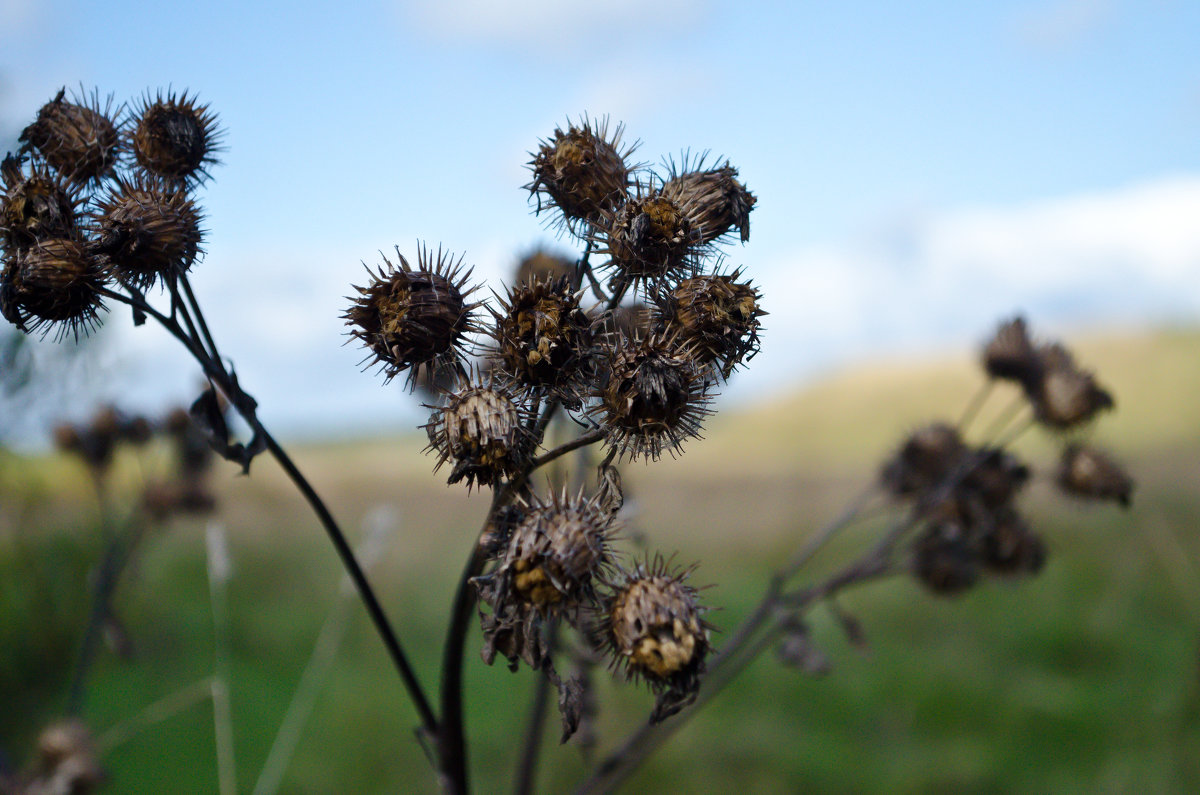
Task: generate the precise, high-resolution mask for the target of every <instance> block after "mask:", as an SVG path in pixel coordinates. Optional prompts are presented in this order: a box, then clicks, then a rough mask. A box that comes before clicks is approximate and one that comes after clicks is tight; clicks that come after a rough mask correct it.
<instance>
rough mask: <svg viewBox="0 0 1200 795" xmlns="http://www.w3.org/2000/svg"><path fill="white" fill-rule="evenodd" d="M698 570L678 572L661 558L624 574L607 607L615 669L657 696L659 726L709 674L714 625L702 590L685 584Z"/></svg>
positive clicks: (604, 625) (604, 614)
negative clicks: (706, 617)
mask: <svg viewBox="0 0 1200 795" xmlns="http://www.w3.org/2000/svg"><path fill="white" fill-rule="evenodd" d="M693 569H694V567H692V568H689V569H673V568H672V567H671V566H670V565H669V563H668V562H667V561H665V560H664V559H663V558H662V557H659V556H656V557H655V558H654V559H653V560H651V561H648V562H646V563H644V564H639V565H638V566H636V567H635V568H634V570H633V571H632V572H622V573H621V574H619V575H618V578H617V580H616V583H615V585H614V586H613V589H612V591H611V593H609V594H608V595H607V596H606V597H605V599H604V601H603V603H602V604H601V610H600V619H599V624H600V626H599V632H600V635H601V637H602V638H603V639H604V641H605V642H606V644H607V645H608V647H609V649H610V651H611V653H612V655H613V665H614V666H620V667H623V668H624V670H625V674H626V677H627V678H630V679H642V680H644V681H646V682H647V683H649V685H650V687H651V688H652V689H653V690H654V691H655V692H656V693H657V696H658V698H657V702H656V704H655V707H654V712H653V713H652V714H651V717H650V719H651V721H652V722H655V723H657V722H658V721H661V720H663V719H664V718H667V717H669V716H671V715H673V714H675V713H676V712H678V711H679V710H681V709H683V708H684V707H685V706H687V705H688V704H690V703H691V702H692V701H694V700H695V698H696V692H697V691H698V690H699V688H700V678H701V676H702V675H703V674H704V661H705V657H706V656H707V655H708V651H709V640H708V635H709V627H708V625H707V624H706V623H705V621H704V620H703V619H702V618H701V616H702V614H703V612H704V608H703V607H701V606H700V604H699V602H698V601H697V598H696V590H695V589H694V588H692V587H691V586H689V585H687V584H686V582H685V580H686V579H687V577H688V575H689V574H691V572H692V570H693Z"/></svg>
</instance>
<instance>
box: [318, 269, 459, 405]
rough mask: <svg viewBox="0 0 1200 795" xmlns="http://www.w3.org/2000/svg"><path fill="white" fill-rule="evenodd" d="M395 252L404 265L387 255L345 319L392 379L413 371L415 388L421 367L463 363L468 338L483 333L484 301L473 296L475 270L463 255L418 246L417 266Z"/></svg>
mask: <svg viewBox="0 0 1200 795" xmlns="http://www.w3.org/2000/svg"><path fill="white" fill-rule="evenodd" d="M396 256H397V257H398V258H399V261H400V265H399V267H396V266H395V265H393V264H392V263H391V262H390V261H389V260H388V258H387V257H386V256H384V257H383V265H382V266H380V267H379V269H378V273H375V272H372V271H371V269H370V268H367V273H368V274H369V276H370V281H369V282H368V283H367V284H366V285H365V286H363V287H359V286H357V285H356V286H355V289H356V290H358V293H359V295H358V297H357V298H354V299H352V300H353V301H354V303H353V304H351V306H350V308H349V309H348V310H347V311H346V313H345V314H344V315H343V316H342V317H343V318H345V320H346V325H348V326H351V330H350V332H349V333H350V336H352V337H354V338H357V339H358V340H360V341H361V342H362V343H363V345H365V346H366V347H367V350H368V351H369V352H370V353H369V355H368V357H367V361H368V362H369V363H370V364H374V363H377V364H378V365H379V366H380V368H381V369H382V371H383V373H384V378H385V379H386V380H387V381H391V380H392V379H393V378H394V377H396V376H397V375H399V374H400V373H402V372H404V371H406V370H408V379H407V384H408V386H409V388H413V387H414V385H415V383H416V381H417V378H418V377H419V375H420V372H419V371H420V370H421V369H422V368H424V369H435V370H436V369H439V368H442V367H446V366H453V365H455V364H456V363H457V362H458V360H459V358H460V357H461V355H462V351H463V347H464V345H465V342H466V336H467V335H468V334H470V333H472V332H475V331H478V329H477V328H476V326H475V324H474V323H473V321H472V312H473V311H474V310H475V308H476V307H477V306H478V305H479V304H478V303H472V302H470V301H469V300H468V298H469V297H470V295H471V293H473V292H474V291H475V289H476V288H475V287H470V288H468V287H467V286H466V284H467V280H468V279H469V278H470V276H471V271H470V269H467V270H466V271H465V272H464V269H463V265H462V257H459V259H458V260H457V261H456V260H455V259H454V257H453V255H452V254H450V253H449V252H443V251H442V249H441V248H438V250H437V252H436V254H435V253H433V252H431V251H430V250H429V248H428V247H426V246H419V247H418V249H417V266H416V267H415V268H413V267H410V266H409V264H408V260H406V259H405V258H404V256H403V255H402V254H400V249H399V248H397V249H396ZM370 364H368V366H370Z"/></svg>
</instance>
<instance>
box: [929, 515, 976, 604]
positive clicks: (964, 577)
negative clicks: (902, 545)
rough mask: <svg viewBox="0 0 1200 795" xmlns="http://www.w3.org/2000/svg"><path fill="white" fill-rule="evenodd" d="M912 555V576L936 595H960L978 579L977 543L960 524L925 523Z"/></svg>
mask: <svg viewBox="0 0 1200 795" xmlns="http://www.w3.org/2000/svg"><path fill="white" fill-rule="evenodd" d="M913 551H914V562H913V563H914V574H916V577H917V579H918V580H920V581H921V583H922V584H924V585H925V587H927V588H929V590H931V591H933V592H934V593H936V594H939V595H943V596H948V595H953V594H958V593H962V592H963V591H965V590H967V589H968V588H970V587H971V586H973V585H974V584H975V582H976V581H977V580H978V579H979V557H980V550H979V543H978V540H977V539H975V538H973V537H972V534H971V533H969V532H968V530H967V528H966V527H964V526H963V525H961V524H958V523H956V522H931V523H929V524H928V525H927V526H926V528H925V530H924V532H923V533H922V534H921V535H920V536H919V537H918V538H917V540H916V544H915V548H914V550H913Z"/></svg>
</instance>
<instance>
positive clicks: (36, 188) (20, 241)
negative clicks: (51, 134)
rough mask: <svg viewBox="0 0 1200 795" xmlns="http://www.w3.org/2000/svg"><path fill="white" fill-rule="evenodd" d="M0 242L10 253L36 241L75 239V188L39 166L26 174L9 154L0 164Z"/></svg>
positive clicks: (16, 159)
mask: <svg viewBox="0 0 1200 795" xmlns="http://www.w3.org/2000/svg"><path fill="white" fill-rule="evenodd" d="M0 179H2V183H0V184H2V185H3V196H0V242H2V243H3V245H4V247H5V248H6V249H7V250H9V251H12V252H17V251H19V250H21V249H24V248H28V247H30V246H32V245H34V244H35V243H37V241H39V240H48V239H50V238H55V237H75V236H76V235H77V233H78V222H77V214H78V205H79V198H78V194H77V193H76V189H75V188H74V187H73V186H72V185H71V184H70V183H68V182H65V181H64V180H62V179H61V178H60V177H57V176H55V175H54V174H52V173H51V172H50V170H49V169H47V168H45V167H44V166H42V165H41V164H39V163H31V164H29V170H28V173H27V172H26V171H25V170H24V169H23V168H22V163H21V160H20V159H19V158H17V157H15V156H13V155H8V156H7V157H5V158H4V162H3V164H0Z"/></svg>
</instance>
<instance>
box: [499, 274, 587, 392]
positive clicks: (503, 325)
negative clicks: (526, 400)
mask: <svg viewBox="0 0 1200 795" xmlns="http://www.w3.org/2000/svg"><path fill="white" fill-rule="evenodd" d="M496 298H497V301H498V302H499V304H500V308H499V310H496V309H490V311H491V313H492V316H493V318H494V319H495V323H494V325H493V326H492V328H491V329H490V330H489V332H488V333H489V334H490V335H491V336H492V337H493V338H494V339H495V340H496V349H495V353H494V354H493V356H494V361H496V362H497V363H498V364H499V365H500V367H501V368H502V369H503V371H504V372H505V373H507V374H509V375H510V376H511V377H512V378H513V379H514V380H515V382H516V383H517V384H520V385H521V386H523V387H527V388H531V389H534V390H536V391H539V392H545V393H552V394H554V395H556V396H558V397H559V398H561V399H562V400H564V402H566V403H567V404H568V405H570V404H575V403H578V402H579V395H580V393H581V392H582V391H583V389H584V386H585V384H586V382H587V381H588V380H590V377H591V375H592V374H593V371H594V369H595V368H594V363H595V359H596V346H595V342H596V340H595V336H596V335H595V334H594V333H593V331H592V321H591V319H590V318H589V317H588V316H587V313H585V312H584V311H583V310H582V309H580V307H579V294H578V293H576V292H574V291H572V290H571V285H570V282H569V281H568V280H567V279H566V278H565V277H560V278H557V279H546V280H539V281H535V282H532V283H518V284H517V285H516V286H514V287H512V288H510V289H509V290H508V292H507V294H506V295H505V296H499V295H497V296H496Z"/></svg>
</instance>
